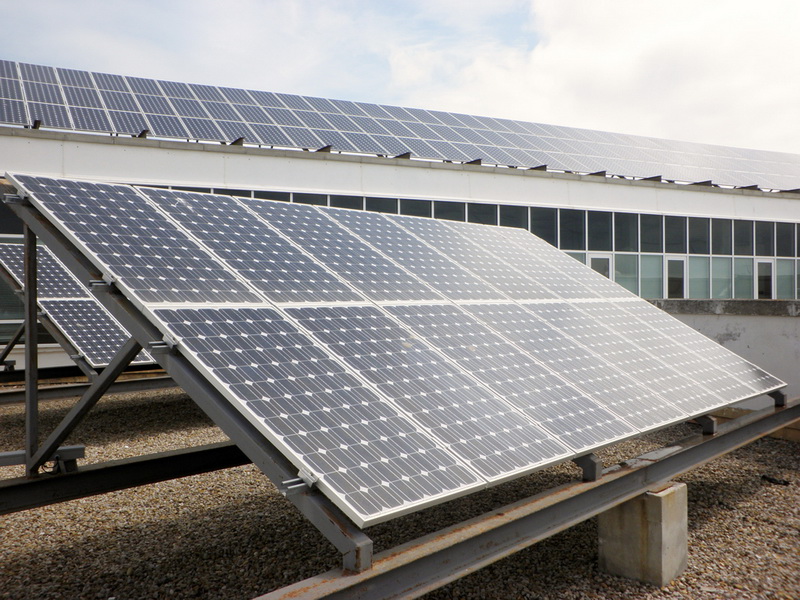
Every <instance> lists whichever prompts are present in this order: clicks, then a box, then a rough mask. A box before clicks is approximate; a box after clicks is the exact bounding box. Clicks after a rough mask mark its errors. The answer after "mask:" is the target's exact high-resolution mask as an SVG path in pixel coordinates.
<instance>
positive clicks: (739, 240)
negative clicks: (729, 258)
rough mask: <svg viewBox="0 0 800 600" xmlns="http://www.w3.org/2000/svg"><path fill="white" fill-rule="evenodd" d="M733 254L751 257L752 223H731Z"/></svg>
mask: <svg viewBox="0 0 800 600" xmlns="http://www.w3.org/2000/svg"><path fill="white" fill-rule="evenodd" d="M733 253H734V254H737V255H750V256H752V255H753V222H752V221H734V222H733Z"/></svg>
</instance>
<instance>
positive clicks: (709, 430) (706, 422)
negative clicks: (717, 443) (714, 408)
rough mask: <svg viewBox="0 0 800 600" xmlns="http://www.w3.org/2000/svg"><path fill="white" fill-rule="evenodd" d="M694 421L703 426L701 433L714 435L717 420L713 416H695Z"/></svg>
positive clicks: (717, 423)
mask: <svg viewBox="0 0 800 600" xmlns="http://www.w3.org/2000/svg"><path fill="white" fill-rule="evenodd" d="M695 421H696V422H697V424H698V425H700V427H702V428H703V435H716V433H717V426H718V425H719V421H718V420H717V419H716V418H715V417H711V416H704V417H697V418H696V419H695Z"/></svg>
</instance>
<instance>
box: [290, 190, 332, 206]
mask: <svg viewBox="0 0 800 600" xmlns="http://www.w3.org/2000/svg"><path fill="white" fill-rule="evenodd" d="M292 201H293V202H297V203H299V204H314V205H316V206H327V205H328V196H327V195H326V194H300V193H298V192H295V193H294V194H292Z"/></svg>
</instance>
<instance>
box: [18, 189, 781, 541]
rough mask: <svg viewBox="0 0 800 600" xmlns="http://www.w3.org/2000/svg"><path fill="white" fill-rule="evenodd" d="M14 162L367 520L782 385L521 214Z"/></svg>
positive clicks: (299, 459)
mask: <svg viewBox="0 0 800 600" xmlns="http://www.w3.org/2000/svg"><path fill="white" fill-rule="evenodd" d="M9 177H10V178H11V179H12V181H13V182H14V184H15V185H16V186H17V187H18V189H19V190H20V193H22V194H23V195H25V196H28V197H29V198H30V200H31V202H32V204H33V205H34V206H35V207H36V208H37V209H38V210H39V211H40V212H41V213H42V214H43V215H44V217H45V218H47V219H48V220H50V221H51V222H52V223H53V224H54V225H55V226H56V227H58V228H59V229H60V230H61V231H62V232H63V233H64V234H65V235H66V236H67V237H68V238H69V239H71V240H72V241H73V243H74V244H75V245H76V246H77V248H78V249H79V250H80V251H81V252H82V253H84V254H85V255H86V256H87V257H88V258H89V259H90V260H92V261H93V262H94V263H95V264H96V266H97V267H98V268H99V269H100V270H101V271H102V272H104V273H105V276H106V277H107V278H108V280H109V281H113V282H114V283H115V285H116V286H117V287H118V288H119V289H120V291H121V292H122V293H124V294H125V295H127V296H128V297H129V298H130V299H131V300H132V301H133V302H134V303H135V304H136V305H137V306H138V307H139V308H140V309H141V310H142V311H143V313H144V314H145V315H146V316H148V318H149V319H151V320H152V322H153V323H154V324H155V325H156V326H157V327H158V328H159V329H160V330H161V331H162V332H163V333H164V335H165V337H166V338H167V339H168V340H169V341H170V343H173V344H175V346H176V348H177V350H178V352H180V353H182V354H183V355H184V356H186V357H187V359H188V360H189V361H191V362H192V364H193V365H194V366H195V367H196V368H197V370H198V372H199V373H201V374H202V376H204V377H206V378H207V379H208V380H209V382H211V383H212V384H213V385H214V386H215V387H216V388H217V389H218V390H219V391H220V392H221V394H223V396H224V397H225V398H226V400H227V401H229V402H230V403H231V404H232V405H233V406H234V407H236V409H238V410H239V411H240V412H241V413H242V414H243V415H244V416H245V417H246V418H247V419H248V420H249V421H250V422H251V423H253V424H254V425H255V426H256V427H257V428H258V429H259V431H260V432H261V433H263V435H264V436H265V437H266V438H267V439H268V440H270V442H271V443H272V444H274V445H275V446H276V447H277V448H278V449H279V450H280V451H281V452H283V453H284V454H285V456H286V457H287V458H288V459H289V460H290V461H291V462H292V463H293V464H294V465H295V466H296V467H297V468H298V471H299V472H301V473H302V476H303V477H304V478H305V479H306V480H308V481H315V482H316V485H318V486H319V488H320V489H321V490H322V491H323V492H324V493H326V494H327V495H328V496H329V497H330V498H331V500H332V501H333V502H334V503H336V504H337V505H338V506H339V507H340V508H341V509H342V510H343V511H345V513H346V514H347V515H349V516H350V517H351V518H352V519H353V520H354V521H355V522H356V523H357V524H358V525H361V526H364V525H371V524H374V523H377V522H380V521H382V520H386V519H389V518H392V517H394V516H397V515H400V514H404V513H407V512H410V511H413V510H417V509H419V508H421V507H424V506H428V505H430V504H432V503H436V502H440V501H443V500H445V499H448V498H452V497H454V496H457V495H460V494H463V493H467V492H469V491H471V490H475V489H479V488H482V487H485V486H487V485H490V484H494V483H497V482H500V481H503V480H506V479H508V478H511V477H516V476H520V475H522V474H525V473H530V472H533V471H535V470H537V469H541V468H543V467H546V466H548V465H552V464H555V463H558V462H560V461H563V460H566V459H569V458H573V457H577V456H580V455H582V454H586V453H587V452H590V451H593V450H595V449H598V448H601V447H603V446H606V445H608V444H612V443H615V442H617V441H619V440H622V439H625V438H628V437H631V436H635V435H638V434H641V433H644V432H646V431H651V430H653V429H655V428H658V427H661V426H665V425H668V424H670V423H675V422H680V421H683V420H686V419H689V418H691V417H693V416H697V415H700V414H705V413H708V412H709V411H711V410H713V409H715V408H717V407H720V406H723V405H727V404H730V403H732V402H736V401H739V400H743V399H745V398H749V397H752V396H756V395H759V394H762V393H766V392H769V391H772V390H775V389H777V388H779V387H782V386H783V383H782V382H780V381H779V380H777V379H775V378H774V377H772V376H771V375H769V374H767V373H765V372H764V371H762V370H761V369H759V368H758V367H755V366H754V365H752V364H750V363H748V362H746V361H744V360H743V359H741V358H739V357H738V356H736V355H734V354H732V353H730V352H728V351H727V350H725V349H724V348H722V347H719V346H717V345H716V344H714V343H713V342H711V341H709V340H707V339H706V338H704V337H703V336H701V335H700V334H698V333H697V332H695V331H693V330H692V329H690V328H689V327H687V326H685V325H683V324H681V323H680V322H678V321H676V320H674V319H672V318H670V317H668V316H666V315H664V314H663V313H661V312H659V311H655V309H653V308H652V307H651V306H650V305H648V304H647V303H646V302H645V301H644V300H641V299H639V298H637V297H636V296H633V295H631V294H629V293H628V292H626V291H625V290H623V289H622V288H621V287H619V286H617V285H616V284H613V283H611V282H609V281H608V280H606V279H605V278H602V277H601V276H599V275H597V274H595V273H593V272H592V271H591V270H590V269H588V268H587V267H585V266H583V265H580V264H579V263H578V262H577V261H573V260H572V259H570V258H568V257H566V256H565V255H563V254H562V253H560V252H559V251H558V250H555V249H553V248H552V247H550V246H548V245H547V244H545V243H544V242H541V241H540V240H538V239H537V238H534V237H533V236H532V235H531V234H528V233H526V232H522V234H520V233H519V232H518V231H507V230H505V228H497V227H490V226H481V225H471V224H466V223H448V222H444V221H433V220H430V219H423V218H417V217H400V216H394V215H383V214H377V213H364V212H357V211H347V210H345V209H336V208H323V207H315V206H310V205H301V204H286V203H281V202H273V201H267V200H255V199H245V198H231V197H226V196H212V195H202V194H195V193H188V192H173V191H168V190H162V189H147V188H135V187H131V186H123V185H110V184H99V183H92V182H80V181H70V180H57V179H50V178H44V177H35V176H26V175H9ZM112 205H113V206H114V210H113V211H112V210H108V207H109V206H112ZM565 273H566V276H565V275H564V274H565ZM653 311H655V312H653Z"/></svg>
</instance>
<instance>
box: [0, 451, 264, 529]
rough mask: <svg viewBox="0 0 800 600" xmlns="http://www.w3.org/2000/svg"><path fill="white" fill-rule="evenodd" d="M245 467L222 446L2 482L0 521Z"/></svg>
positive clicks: (239, 454)
mask: <svg viewBox="0 0 800 600" xmlns="http://www.w3.org/2000/svg"><path fill="white" fill-rule="evenodd" d="M249 462H250V460H249V459H248V458H247V457H246V456H245V455H244V454H243V453H242V451H241V450H239V448H237V447H236V445H235V444H233V443H232V442H222V443H219V444H210V445H207V446H199V447H196V448H183V449H181V450H174V451H172V452H161V453H159V454H150V455H147V456H137V457H135V458H128V459H124V460H115V461H109V462H105V463H100V464H94V465H88V466H83V467H81V468H80V470H78V471H75V472H73V473H67V474H63V475H43V476H41V477H36V478H34V479H27V478H24V477H20V478H16V479H6V480H2V481H0V515H3V514H9V513H13V512H19V511H22V510H28V509H31V508H37V507H40V506H47V505H49V504H56V503H58V502H66V501H67V500H75V499H77V498H86V497H88V496H94V495H97V494H105V493H106V492H114V491H117V490H124V489H128V488H132V487H136V486H140V485H147V484H150V483H156V482H158V481H167V480H169V479H177V478H179V477H187V476H189V475H199V474H200V473H208V472H211V471H218V470H220V469H228V468H230V467H238V466H239V465H245V464H248V463H249Z"/></svg>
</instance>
